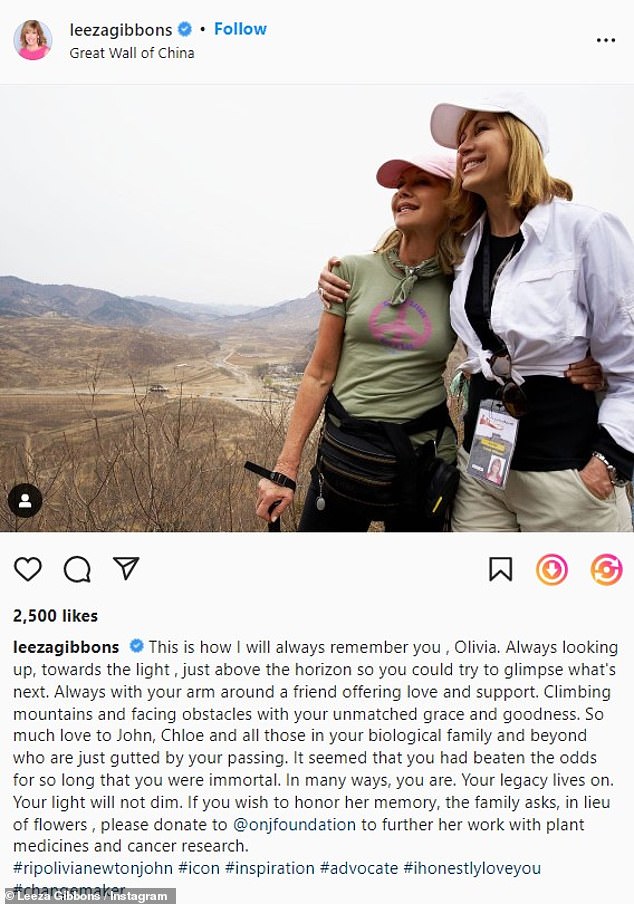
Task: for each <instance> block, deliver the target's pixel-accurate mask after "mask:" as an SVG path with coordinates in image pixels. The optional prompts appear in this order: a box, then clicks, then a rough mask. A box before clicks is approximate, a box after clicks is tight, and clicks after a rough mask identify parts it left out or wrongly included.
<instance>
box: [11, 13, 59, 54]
mask: <svg viewBox="0 0 634 904" xmlns="http://www.w3.org/2000/svg"><path fill="white" fill-rule="evenodd" d="M51 43H52V39H51V32H50V29H49V28H48V26H46V25H45V24H44V22H40V21H38V19H27V20H26V22H23V23H22V25H20V26H19V27H18V29H17V30H16V33H15V38H14V44H15V49H16V50H17V52H18V53H19V54H20V56H21V57H22V59H24V60H41V59H42V58H43V57H45V56H46V54H47V53H48V52H49V50H50V49H51Z"/></svg>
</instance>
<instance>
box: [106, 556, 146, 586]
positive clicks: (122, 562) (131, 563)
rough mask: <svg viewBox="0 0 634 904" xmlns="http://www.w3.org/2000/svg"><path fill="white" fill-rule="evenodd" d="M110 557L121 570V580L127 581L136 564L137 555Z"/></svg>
mask: <svg viewBox="0 0 634 904" xmlns="http://www.w3.org/2000/svg"><path fill="white" fill-rule="evenodd" d="M112 558H113V559H114V561H115V562H116V563H117V565H118V566H119V568H120V569H121V571H122V572H123V580H124V581H127V580H128V578H129V577H130V575H131V574H132V572H133V571H134V569H135V568H136V566H137V564H138V561H139V556H113V557H112Z"/></svg>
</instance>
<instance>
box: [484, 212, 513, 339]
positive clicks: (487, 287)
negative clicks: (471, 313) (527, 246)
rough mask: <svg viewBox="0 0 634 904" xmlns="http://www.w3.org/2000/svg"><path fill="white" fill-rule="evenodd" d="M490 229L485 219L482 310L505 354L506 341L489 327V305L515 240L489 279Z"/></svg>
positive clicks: (511, 253)
mask: <svg viewBox="0 0 634 904" xmlns="http://www.w3.org/2000/svg"><path fill="white" fill-rule="evenodd" d="M490 239H491V230H490V228H489V221H488V220H487V221H486V222H485V224H484V232H483V235H482V311H483V313H484V316H485V317H486V321H487V326H488V327H489V330H490V331H491V333H492V334H493V335H494V336H495V338H496V339H497V340H498V341H499V343H500V350H501V351H502V352H503V354H507V353H508V350H507V348H506V343H505V342H504V340H503V339H500V337H499V336H498V335H497V333H496V332H495V331H494V330H493V328H492V327H491V306H492V303H493V295H494V294H495V287H496V286H497V284H498V280H499V278H500V276H501V275H502V271H503V270H504V268H505V267H506V265H507V264H508V262H509V261H510V260H511V258H512V257H513V254H514V253H515V246H516V244H517V240H515V241H514V242H513V244H512V245H511V247H510V249H509V251H508V253H507V255H506V257H505V258H504V260H503V261H501V262H500V264H499V265H498V268H497V270H496V271H495V273H494V274H493V279H491V241H490Z"/></svg>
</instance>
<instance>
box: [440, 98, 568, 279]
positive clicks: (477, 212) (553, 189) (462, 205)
mask: <svg viewBox="0 0 634 904" xmlns="http://www.w3.org/2000/svg"><path fill="white" fill-rule="evenodd" d="M475 115H476V111H471V110H470V111H468V112H467V113H465V115H464V116H463V117H462V119H461V120H460V123H459V125H458V135H461V134H462V132H463V131H464V129H465V128H466V127H467V125H468V124H469V123H470V122H471V120H472V119H473V117H474V116H475ZM495 118H496V119H497V121H498V123H499V124H500V128H501V129H502V132H503V133H504V135H505V136H506V138H507V139H508V141H509V144H510V147H511V154H510V158H509V166H508V189H507V195H506V200H507V202H508V203H509V205H510V207H511V208H512V209H513V210H514V211H515V212H516V214H517V216H518V218H519V219H520V220H523V219H524V217H525V216H526V215H527V213H528V212H529V211H530V210H532V209H533V207H536V206H537V204H547V203H549V202H550V201H552V200H553V198H564V199H565V200H566V201H571V200H572V187H571V186H570V185H569V184H568V182H564V180H563V179H555V178H554V177H553V176H551V175H550V174H549V172H548V170H547V169H546V165H545V163H544V156H543V154H542V149H541V145H540V144H539V141H538V140H537V137H536V135H535V134H534V133H533V132H532V131H531V130H530V129H529V128H528V126H527V125H525V124H524V123H523V122H522V121H521V120H520V119H518V118H517V117H516V116H513V115H512V114H511V113H496V114H495ZM447 206H448V208H449V219H450V232H451V237H450V239H449V246H450V257H451V259H452V261H453V263H454V264H455V263H459V262H460V261H461V260H462V257H463V255H462V251H461V246H462V236H463V234H464V233H465V232H466V231H467V230H468V229H470V228H471V227H472V226H473V224H474V223H475V222H476V220H477V219H478V218H479V217H480V216H481V214H482V213H483V212H484V210H485V209H486V203H485V201H484V198H482V197H481V196H480V195H478V194H476V193H475V192H470V191H466V190H465V189H463V187H462V182H461V180H460V176H459V175H457V176H456V178H455V179H454V182H453V186H452V189H451V192H450V194H449V198H448V199H447Z"/></svg>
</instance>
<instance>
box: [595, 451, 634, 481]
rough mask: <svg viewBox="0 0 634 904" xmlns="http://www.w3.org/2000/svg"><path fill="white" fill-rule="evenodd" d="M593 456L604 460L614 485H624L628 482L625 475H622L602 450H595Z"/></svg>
mask: <svg viewBox="0 0 634 904" xmlns="http://www.w3.org/2000/svg"><path fill="white" fill-rule="evenodd" d="M592 458H598V459H599V461H601V462H603V464H604V465H605V467H606V468H607V471H608V477H609V478H610V483H611V484H612V486H613V487H624V486H625V485H626V483H628V481H627V480H626V479H625V478H624V477H621V476H620V474H619V472H618V471H617V470H616V468H615V467H614V465H613V464H612V463H611V462H609V461H608V460H607V458H606V457H605V455H603V453H602V452H593V453H592Z"/></svg>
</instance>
